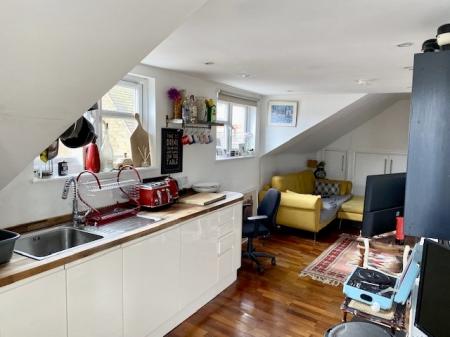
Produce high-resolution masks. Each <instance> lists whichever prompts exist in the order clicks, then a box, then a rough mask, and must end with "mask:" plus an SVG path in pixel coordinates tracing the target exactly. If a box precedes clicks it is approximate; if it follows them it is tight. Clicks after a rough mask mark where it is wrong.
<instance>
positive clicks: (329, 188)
mask: <svg viewBox="0 0 450 337" xmlns="http://www.w3.org/2000/svg"><path fill="white" fill-rule="evenodd" d="M314 194H316V195H320V196H322V197H324V198H326V197H329V196H332V195H339V194H340V191H339V184H338V183H330V182H326V181H320V180H316V189H315V191H314Z"/></svg>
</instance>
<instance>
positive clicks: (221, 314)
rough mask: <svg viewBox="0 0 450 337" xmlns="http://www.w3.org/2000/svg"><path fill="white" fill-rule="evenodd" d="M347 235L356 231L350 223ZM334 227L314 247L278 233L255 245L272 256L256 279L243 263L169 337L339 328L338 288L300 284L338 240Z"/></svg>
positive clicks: (299, 236) (317, 334)
mask: <svg viewBox="0 0 450 337" xmlns="http://www.w3.org/2000/svg"><path fill="white" fill-rule="evenodd" d="M346 225H347V226H346V227H345V228H344V230H345V231H346V232H351V233H355V232H357V229H356V228H355V227H354V225H353V224H351V223H348V224H346ZM339 233H340V231H338V229H337V224H336V223H333V224H331V225H330V226H329V227H328V228H326V229H325V230H324V231H323V232H321V233H320V234H319V236H318V241H317V242H316V243H314V241H313V237H312V234H311V233H306V232H301V231H293V230H289V229H282V230H281V231H279V232H277V233H273V234H272V236H271V238H270V239H268V240H257V241H258V242H257V243H256V248H257V250H259V251H265V252H269V253H271V254H274V255H276V257H277V265H276V266H274V267H273V266H271V265H270V261H266V263H265V268H266V271H265V272H264V274H262V275H261V274H258V273H257V272H256V270H255V268H254V266H253V265H252V264H251V263H250V262H249V261H247V260H244V261H243V263H242V267H241V269H240V270H239V271H238V279H237V281H236V282H235V283H234V284H232V285H231V286H230V287H228V288H227V289H225V290H224V291H223V292H222V293H220V294H219V295H218V296H217V297H216V298H214V299H213V300H212V301H211V302H209V303H208V304H206V305H205V306H204V307H202V308H201V309H200V310H199V311H198V312H197V313H195V314H194V315H192V316H191V317H190V318H188V319H187V320H186V321H185V322H183V323H182V324H180V325H179V326H178V327H177V328H175V329H174V330H172V331H171V332H170V333H169V334H168V335H167V336H174V337H186V336H192V337H194V336H208V337H222V336H226V337H230V336H242V337H247V336H248V337H271V336H286V337H288V336H292V337H322V336H323V335H324V332H325V331H326V330H327V329H328V328H329V327H330V326H332V325H334V324H336V323H338V322H340V319H341V312H340V310H339V306H340V304H341V302H342V300H343V295H342V287H341V286H339V287H334V286H330V285H326V284H323V283H320V282H318V281H313V280H311V279H310V278H303V277H302V278H300V277H299V276H298V273H299V271H300V270H301V269H303V268H304V267H306V266H307V265H308V264H309V263H311V262H312V261H313V260H314V259H315V258H316V257H317V256H319V255H320V253H321V252H322V251H324V250H325V249H326V248H327V247H328V246H329V245H330V244H331V243H333V242H334V241H335V240H336V239H337V238H338V236H339Z"/></svg>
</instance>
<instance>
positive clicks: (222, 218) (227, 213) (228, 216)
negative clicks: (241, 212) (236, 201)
mask: <svg viewBox="0 0 450 337" xmlns="http://www.w3.org/2000/svg"><path fill="white" fill-rule="evenodd" d="M218 213H219V225H221V224H224V223H227V222H229V221H233V219H234V212H233V207H228V208H225V209H224V210H221V211H219V212H218Z"/></svg>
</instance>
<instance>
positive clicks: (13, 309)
mask: <svg viewBox="0 0 450 337" xmlns="http://www.w3.org/2000/svg"><path fill="white" fill-rule="evenodd" d="M0 336H1V337H31V336H32V337H64V336H67V321H66V280H65V271H64V269H63V268H62V267H61V268H57V269H54V270H51V271H50V272H46V273H43V274H41V275H38V276H35V277H33V278H30V279H26V280H24V281H19V282H17V283H14V284H12V285H10V286H6V287H2V288H0Z"/></svg>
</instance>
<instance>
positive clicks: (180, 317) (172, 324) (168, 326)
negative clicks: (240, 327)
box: [147, 271, 237, 337]
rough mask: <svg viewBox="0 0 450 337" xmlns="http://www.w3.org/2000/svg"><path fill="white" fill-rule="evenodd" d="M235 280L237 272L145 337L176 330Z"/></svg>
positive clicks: (159, 335) (161, 334) (155, 336)
mask: <svg viewBox="0 0 450 337" xmlns="http://www.w3.org/2000/svg"><path fill="white" fill-rule="evenodd" d="M236 279H237V271H234V273H233V274H232V275H230V276H228V277H227V278H225V279H223V280H222V281H220V282H219V283H217V284H216V285H215V286H214V287H212V288H211V289H209V290H208V291H207V292H206V293H204V294H203V295H202V296H201V297H199V298H198V299H197V300H196V301H194V302H192V303H191V304H190V305H188V306H187V307H185V308H183V309H181V310H180V311H178V313H177V314H175V316H173V317H172V318H171V319H169V320H168V321H167V322H165V323H163V324H162V325H161V326H160V327H159V328H157V329H156V330H154V331H153V332H152V333H150V334H149V335H148V336H147V337H162V336H164V335H166V334H167V333H168V332H170V331H171V330H173V329H174V328H176V327H177V326H178V325H180V324H181V323H182V322H183V321H185V320H186V319H187V318H189V317H190V316H191V315H193V314H194V313H196V312H197V311H198V310H199V309H200V308H201V307H203V306H204V305H205V304H206V303H208V302H209V301H211V300H212V299H213V298H214V297H216V296H217V295H219V294H220V293H221V292H222V291H223V290H225V289H226V288H227V287H229V286H230V285H231V284H233V282H235V281H236Z"/></svg>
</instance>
